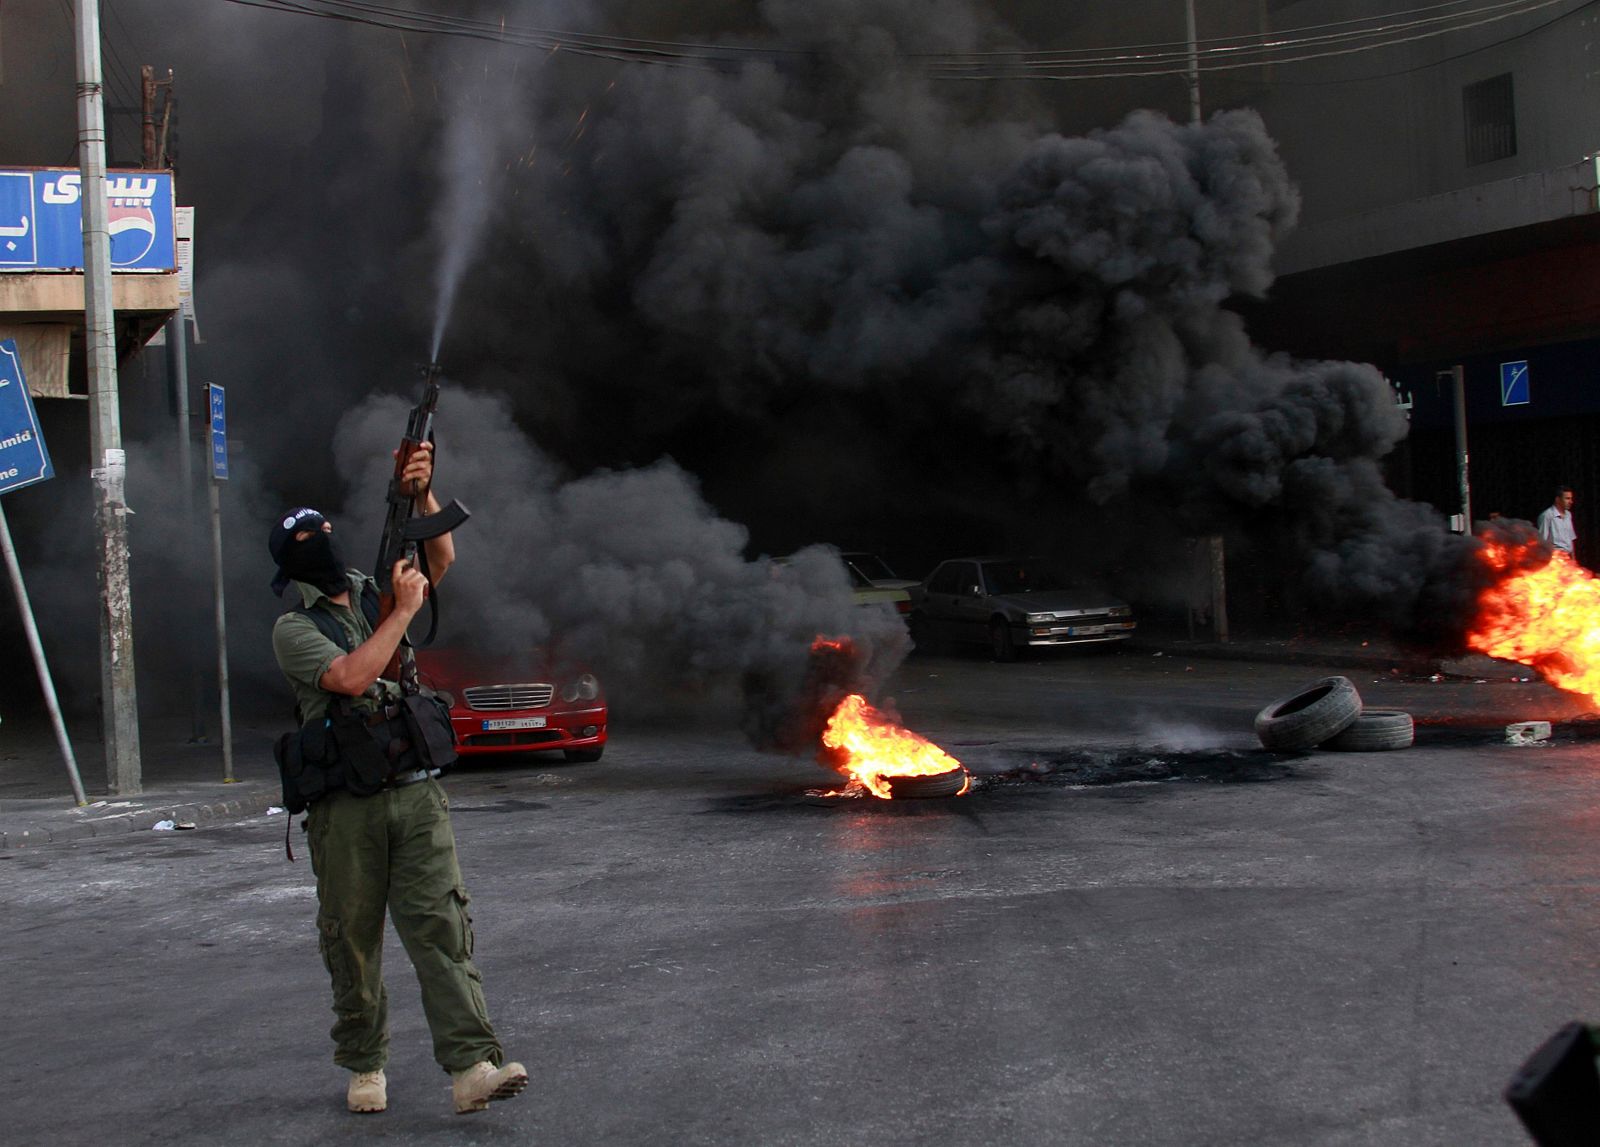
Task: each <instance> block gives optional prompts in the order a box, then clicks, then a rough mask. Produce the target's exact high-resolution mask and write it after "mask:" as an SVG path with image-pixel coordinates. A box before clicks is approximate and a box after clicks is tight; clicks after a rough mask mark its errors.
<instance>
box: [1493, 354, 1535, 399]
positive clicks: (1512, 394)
mask: <svg viewBox="0 0 1600 1147" xmlns="http://www.w3.org/2000/svg"><path fill="white" fill-rule="evenodd" d="M1532 401H1533V400H1532V398H1530V397H1529V395H1528V361H1527V359H1523V360H1521V361H1520V362H1503V363H1501V364H1500V405H1501V406H1527V405H1528V404H1529V403H1530V402H1532Z"/></svg>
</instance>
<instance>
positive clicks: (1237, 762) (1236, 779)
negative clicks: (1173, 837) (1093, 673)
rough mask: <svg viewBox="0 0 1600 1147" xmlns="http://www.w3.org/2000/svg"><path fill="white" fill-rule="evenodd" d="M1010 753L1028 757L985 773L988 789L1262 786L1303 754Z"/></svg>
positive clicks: (1288, 772) (1287, 771) (1289, 772)
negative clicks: (1145, 785)
mask: <svg viewBox="0 0 1600 1147" xmlns="http://www.w3.org/2000/svg"><path fill="white" fill-rule="evenodd" d="M1006 756H1007V757H1010V758H1013V759H1015V758H1017V757H1025V758H1026V759H1025V760H1023V761H1022V762H1020V763H1017V764H1015V765H1012V766H1011V767H1008V768H1005V769H1002V770H1001V771H999V772H990V773H987V774H986V775H985V776H984V777H983V786H982V787H983V788H985V789H999V788H1008V787H1009V788H1017V787H1024V786H1029V785H1049V786H1052V787H1055V788H1071V787H1079V786H1087V787H1098V786H1104V785H1125V784H1132V783H1134V782H1140V781H1142V782H1145V783H1178V784H1217V785H1236V784H1261V783H1264V782H1267V781H1281V780H1284V779H1286V778H1289V777H1292V776H1294V775H1295V767H1294V766H1295V764H1296V763H1297V762H1301V761H1304V759H1305V758H1304V757H1303V756H1299V755H1296V756H1294V757H1286V756H1285V755H1284V754H1282V753H1270V752H1267V751H1265V750H1258V749H1249V750H1243V749H1200V750H1169V749H1139V748H1128V747H1107V748H1096V749H1072V750H1069V751H1067V752H1062V751H1061V750H1046V751H1042V752H1036V753H1028V754H1020V753H1015V752H1008V753H1007V754H1006Z"/></svg>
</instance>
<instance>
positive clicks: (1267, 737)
mask: <svg viewBox="0 0 1600 1147" xmlns="http://www.w3.org/2000/svg"><path fill="white" fill-rule="evenodd" d="M1360 715H1361V696H1360V694H1358V693H1357V692H1356V687H1355V685H1354V683H1352V682H1351V680H1350V678H1348V677H1324V678H1323V679H1322V680H1320V681H1317V682H1315V683H1314V684H1311V685H1308V686H1307V687H1306V688H1304V689H1302V690H1300V691H1299V692H1297V693H1292V694H1290V695H1289V696H1287V697H1284V698H1282V699H1281V700H1278V701H1274V702H1273V703H1272V704H1270V705H1268V706H1267V707H1266V708H1265V709H1263V710H1261V712H1259V713H1257V714H1256V736H1257V737H1259V738H1261V743H1262V745H1264V746H1266V747H1267V748H1269V749H1272V750H1274V751H1276V752H1280V753H1282V752H1293V751H1295V750H1297V749H1310V748H1315V747H1316V746H1317V745H1320V744H1323V743H1324V742H1326V741H1328V740H1330V739H1332V738H1333V737H1336V736H1338V735H1339V734H1340V733H1342V732H1344V730H1345V729H1347V728H1349V727H1350V726H1351V725H1353V724H1354V723H1355V721H1356V718H1357V717H1359V716H1360Z"/></svg>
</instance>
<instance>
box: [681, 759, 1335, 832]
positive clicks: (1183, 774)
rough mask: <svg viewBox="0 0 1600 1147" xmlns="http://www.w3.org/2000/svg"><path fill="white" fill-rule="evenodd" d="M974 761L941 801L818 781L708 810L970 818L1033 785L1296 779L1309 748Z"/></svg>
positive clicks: (724, 801)
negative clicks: (957, 790)
mask: <svg viewBox="0 0 1600 1147" xmlns="http://www.w3.org/2000/svg"><path fill="white" fill-rule="evenodd" d="M969 763H971V764H973V765H975V766H976V767H975V768H974V769H973V772H974V774H975V776H974V780H973V787H972V790H971V791H970V792H968V793H967V794H966V795H965V796H960V797H951V798H948V799H944V800H879V799H878V798H876V797H870V796H867V797H837V796H828V795H826V792H827V790H826V789H824V788H820V787H815V788H796V787H795V786H793V785H784V786H779V787H774V788H773V789H771V790H768V791H765V792H758V793H747V794H743V795H740V796H728V797H720V798H717V799H714V800H712V801H711V802H710V807H709V810H708V811H711V812H719V813H751V812H789V811H795V812H803V811H807V810H813V809H814V810H818V811H824V812H837V811H841V810H843V811H848V812H852V813H859V814H863V815H872V816H945V817H949V816H965V817H971V816H972V815H973V814H975V813H978V812H981V811H984V810H986V809H991V810H992V809H995V808H997V807H1001V806H1006V805H1009V804H1010V803H1011V801H1010V800H1009V798H1011V797H1013V796H1016V795H1017V794H1019V793H1024V792H1028V791H1040V790H1044V789H1052V788H1053V789H1072V788H1102V787H1104V788H1109V787H1111V786H1115V785H1131V784H1141V785H1156V784H1214V785H1235V784H1263V783H1266V782H1269V781H1281V780H1288V779H1293V778H1294V777H1296V776H1298V775H1300V773H1301V772H1302V771H1303V766H1305V765H1307V764H1310V763H1311V760H1310V758H1309V756H1308V755H1305V754H1297V755H1292V756H1291V755H1286V754H1283V753H1269V752H1267V751H1266V750H1264V749H1252V750H1232V749H1205V750H1183V751H1178V750H1161V749H1137V748H1129V747H1126V746H1123V747H1107V748H1097V749H1071V750H1065V751H1063V750H1061V749H1050V750H1043V751H1038V752H1028V751H1025V750H1019V749H1004V750H1000V751H998V752H993V751H992V752H991V753H990V754H988V759H987V760H986V761H985V762H983V763H982V764H978V763H977V762H975V761H974V762H969ZM1132 791H1149V790H1148V789H1140V790H1132Z"/></svg>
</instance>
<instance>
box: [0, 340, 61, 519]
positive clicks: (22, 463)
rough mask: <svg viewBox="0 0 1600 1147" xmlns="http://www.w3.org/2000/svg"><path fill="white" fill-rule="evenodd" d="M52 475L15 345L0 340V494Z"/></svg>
mask: <svg viewBox="0 0 1600 1147" xmlns="http://www.w3.org/2000/svg"><path fill="white" fill-rule="evenodd" d="M55 476H56V472H55V471H54V470H53V469H51V467H50V452H49V451H48V450H46V449H45V448H44V435H43V433H41V432H40V430H39V416H38V415H37V414H35V413H34V412H33V399H32V397H30V396H29V394H28V384H27V382H26V381H25V380H24V379H23V377H22V360H21V359H20V358H19V357H18V356H17V344H16V343H15V342H14V341H12V340H11V339H0V494H4V493H6V492H8V491H10V490H15V489H18V488H19V487H22V486H31V485H33V483H35V482H43V481H44V480H45V479H46V478H54V477H55Z"/></svg>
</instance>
